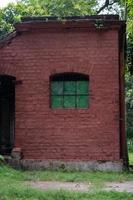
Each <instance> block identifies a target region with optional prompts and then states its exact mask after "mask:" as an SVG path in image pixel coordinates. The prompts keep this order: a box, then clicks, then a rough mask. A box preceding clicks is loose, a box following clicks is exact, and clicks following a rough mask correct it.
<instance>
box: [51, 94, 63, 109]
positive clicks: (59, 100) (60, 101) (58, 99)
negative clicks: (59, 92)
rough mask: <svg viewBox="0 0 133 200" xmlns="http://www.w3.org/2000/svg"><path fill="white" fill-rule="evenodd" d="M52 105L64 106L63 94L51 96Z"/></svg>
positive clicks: (55, 106)
mask: <svg viewBox="0 0 133 200" xmlns="http://www.w3.org/2000/svg"><path fill="white" fill-rule="evenodd" d="M51 102H52V103H51V107H52V108H62V107H63V96H51Z"/></svg>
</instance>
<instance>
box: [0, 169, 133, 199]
mask: <svg viewBox="0 0 133 200" xmlns="http://www.w3.org/2000/svg"><path fill="white" fill-rule="evenodd" d="M38 180H41V181H46V180H47V181H52V180H53V181H73V182H74V181H76V182H77V181H79V182H81V181H82V182H91V183H92V189H91V191H90V192H88V193H83V192H81V193H79V192H69V191H63V190H60V191H54V190H49V191H42V190H38V189H32V188H29V187H28V186H26V185H25V181H38ZM128 180H133V174H132V173H126V172H125V173H103V172H63V171H62V172H60V171H36V172H35V171H32V172H31V171H17V170H14V169H12V168H10V167H6V166H3V167H2V166H1V167H0V200H66V199H67V200H88V199H89V200H122V199H123V200H125V199H126V200H132V199H133V193H119V192H104V191H102V190H101V189H102V187H103V186H104V182H109V181H120V182H123V181H128Z"/></svg>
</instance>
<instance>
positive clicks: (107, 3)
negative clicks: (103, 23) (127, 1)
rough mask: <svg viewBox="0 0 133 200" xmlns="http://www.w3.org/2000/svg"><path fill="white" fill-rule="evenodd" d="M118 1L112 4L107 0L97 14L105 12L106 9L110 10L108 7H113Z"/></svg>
mask: <svg viewBox="0 0 133 200" xmlns="http://www.w3.org/2000/svg"><path fill="white" fill-rule="evenodd" d="M116 2H117V0H114V1H113V2H112V3H111V2H110V0H105V2H104V4H103V6H102V7H101V8H99V10H98V11H97V14H99V13H100V12H101V11H103V10H104V9H105V8H108V6H112V5H113V4H114V3H116Z"/></svg>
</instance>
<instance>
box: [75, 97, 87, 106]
mask: <svg viewBox="0 0 133 200" xmlns="http://www.w3.org/2000/svg"><path fill="white" fill-rule="evenodd" d="M77 107H78V108H88V96H77Z"/></svg>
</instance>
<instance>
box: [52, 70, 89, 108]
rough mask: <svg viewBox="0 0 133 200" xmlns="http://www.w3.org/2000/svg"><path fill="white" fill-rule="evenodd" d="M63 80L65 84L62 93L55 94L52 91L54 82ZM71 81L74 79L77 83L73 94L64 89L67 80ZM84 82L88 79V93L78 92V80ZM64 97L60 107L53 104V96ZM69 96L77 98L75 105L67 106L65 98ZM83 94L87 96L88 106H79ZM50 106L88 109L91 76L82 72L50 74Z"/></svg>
mask: <svg viewBox="0 0 133 200" xmlns="http://www.w3.org/2000/svg"><path fill="white" fill-rule="evenodd" d="M56 81H57V82H61V81H62V84H63V90H62V93H61V94H53V93H52V83H54V82H56ZM67 81H68V82H70V81H74V83H75V93H72V94H69V93H68V94H65V90H64V86H65V83H66V82H67ZM80 81H81V82H82V81H86V82H87V92H86V93H78V82H80ZM59 96H60V97H62V104H61V106H59V107H53V106H52V103H53V101H52V97H59ZM69 96H74V98H75V100H74V106H72V107H71V106H68V107H67V106H65V101H64V98H65V97H69ZM81 96H83V97H86V98H87V106H85V107H80V106H78V102H77V100H78V98H80V97H81ZM50 108H52V109H88V108H89V76H88V75H85V74H80V73H70V72H69V73H60V74H54V75H52V76H50Z"/></svg>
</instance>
